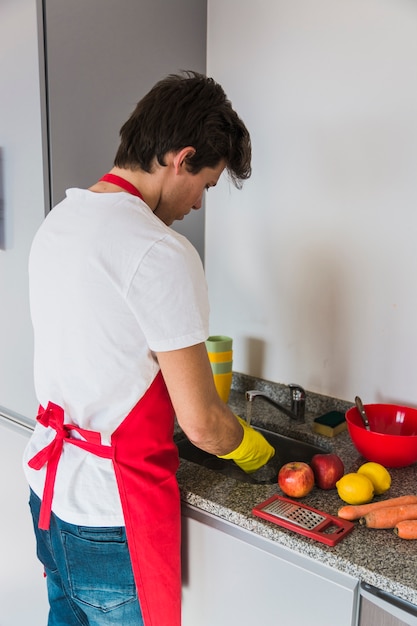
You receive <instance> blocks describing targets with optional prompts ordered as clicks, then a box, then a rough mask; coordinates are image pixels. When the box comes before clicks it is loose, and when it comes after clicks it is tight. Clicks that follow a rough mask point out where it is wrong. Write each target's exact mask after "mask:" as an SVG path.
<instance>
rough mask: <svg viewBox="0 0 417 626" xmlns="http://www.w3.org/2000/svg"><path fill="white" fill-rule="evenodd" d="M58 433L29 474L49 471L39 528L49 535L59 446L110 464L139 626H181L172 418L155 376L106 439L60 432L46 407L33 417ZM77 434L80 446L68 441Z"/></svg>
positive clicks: (60, 414) (64, 428)
mask: <svg viewBox="0 0 417 626" xmlns="http://www.w3.org/2000/svg"><path fill="white" fill-rule="evenodd" d="M37 419H38V421H39V422H40V423H41V424H43V425H44V426H51V427H52V428H54V429H55V430H56V431H57V434H56V437H55V439H54V440H53V441H52V442H51V443H50V444H49V445H48V446H46V447H45V448H44V449H43V450H41V451H40V452H38V454H36V455H35V456H34V457H33V458H32V459H31V460H30V461H29V465H30V467H32V468H34V469H40V468H41V467H43V466H44V465H45V463H47V471H46V481H45V488H44V493H43V498H42V506H41V514H40V518H39V528H42V529H45V530H47V529H48V528H49V519H50V514H51V505H52V497H53V489H54V481H55V475H56V470H57V466H58V462H59V458H60V456H61V452H62V447H63V445H64V442H65V443H70V444H73V445H76V446H78V447H80V448H83V449H85V450H88V451H89V452H92V453H93V454H97V455H98V456H101V457H105V458H111V459H112V461H113V466H114V470H115V474H116V479H117V485H118V489H119V494H120V499H121V503H122V508H123V515H124V519H125V525H126V535H127V540H128V545H129V553H130V557H131V561H132V568H133V574H134V577H135V582H136V587H137V592H138V596H139V601H140V606H141V610H142V615H143V619H144V622H145V626H180V624H181V562H180V497H179V490H178V484H177V480H176V471H177V469H178V452H177V447H176V445H175V444H174V441H173V430H174V411H173V408H172V404H171V401H170V398H169V395H168V391H167V389H166V386H165V382H164V379H163V377H162V374H161V372H159V373H158V374H157V376H156V377H155V379H154V381H153V382H152V384H151V386H150V387H149V389H148V391H147V392H146V393H145V395H144V396H143V397H142V398H141V399H140V400H139V402H138V403H137V404H136V406H135V407H134V408H133V409H132V410H131V411H130V413H129V414H128V415H127V417H126V418H125V419H124V420H123V422H122V423H121V424H120V426H119V427H118V428H117V429H116V430H115V432H114V433H113V435H112V437H111V445H110V446H107V445H103V444H101V437H100V433H98V432H95V431H89V430H85V429H81V428H79V427H77V426H74V425H72V424H64V411H63V409H62V408H61V407H59V406H57V405H56V404H53V403H51V402H50V403H49V404H48V406H47V408H46V409H45V410H44V409H42V408H41V409H40V413H39V415H38V417H37ZM74 430H75V431H76V432H78V433H79V434H80V435H81V436H82V437H84V439H85V441H84V440H80V439H74V438H71V431H74Z"/></svg>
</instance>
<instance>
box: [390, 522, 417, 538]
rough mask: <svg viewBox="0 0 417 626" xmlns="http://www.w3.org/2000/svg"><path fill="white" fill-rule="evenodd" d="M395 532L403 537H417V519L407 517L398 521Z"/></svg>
mask: <svg viewBox="0 0 417 626" xmlns="http://www.w3.org/2000/svg"><path fill="white" fill-rule="evenodd" d="M394 532H395V534H396V535H398V536H399V537H401V539H417V519H406V520H403V521H402V522H398V523H397V524H396V525H395V528H394Z"/></svg>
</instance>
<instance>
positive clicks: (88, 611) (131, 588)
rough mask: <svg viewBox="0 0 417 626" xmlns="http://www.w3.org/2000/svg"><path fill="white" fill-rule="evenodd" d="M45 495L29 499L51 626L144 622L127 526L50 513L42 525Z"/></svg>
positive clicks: (132, 625)
mask: <svg viewBox="0 0 417 626" xmlns="http://www.w3.org/2000/svg"><path fill="white" fill-rule="evenodd" d="M40 504H41V501H40V499H39V498H38V497H37V496H36V495H35V494H34V493H33V491H31V493H30V499H29V505H30V509H31V512H32V517H33V524H34V528H35V535H36V541H37V555H38V558H39V560H40V561H41V563H42V564H43V566H44V568H45V574H46V581H47V588H48V599H49V605H50V611H49V618H48V626H80V624H81V625H82V626H121V625H122V624H123V626H143V619H142V613H141V610H140V606H139V602H138V598H137V593H136V586H135V581H134V578H133V573H132V566H131V562H130V556H129V551H128V547H127V541H126V533H125V529H124V527H123V526H121V527H119V526H113V527H97V528H96V527H90V526H75V525H73V524H67V523H66V522H63V521H62V520H60V519H59V518H58V517H56V515H54V514H53V513H52V515H51V525H50V529H49V530H39V528H38V519H39V510H40Z"/></svg>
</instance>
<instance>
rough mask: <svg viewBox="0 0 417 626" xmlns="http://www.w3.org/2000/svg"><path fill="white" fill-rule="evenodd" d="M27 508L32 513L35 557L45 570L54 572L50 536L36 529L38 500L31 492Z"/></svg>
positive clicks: (54, 565) (55, 566) (55, 569)
mask: <svg viewBox="0 0 417 626" xmlns="http://www.w3.org/2000/svg"><path fill="white" fill-rule="evenodd" d="M29 507H30V511H31V513H32V519H33V529H34V531H35V538H36V554H37V557H38V559H39V561H40V562H41V563H42V565H43V566H44V568H45V570H49V571H50V572H56V571H57V569H58V568H57V565H56V562H55V559H54V556H53V550H52V545H51V534H50V532H49V531H48V530H40V529H39V528H38V521H39V512H40V500H39V498H38V496H36V495H35V494H34V493H33V491H31V493H30V498H29Z"/></svg>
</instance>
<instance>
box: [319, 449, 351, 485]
mask: <svg viewBox="0 0 417 626" xmlns="http://www.w3.org/2000/svg"><path fill="white" fill-rule="evenodd" d="M311 467H312V469H313V472H314V478H315V481H316V485H317V487H320V489H333V488H334V487H336V483H337V481H338V480H339V479H340V478H342V476H343V474H344V473H345V468H344V465H343V461H342V459H341V458H340V457H339V456H337V454H333V453H329V454H315V455H314V456H313V458H312V459H311Z"/></svg>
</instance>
